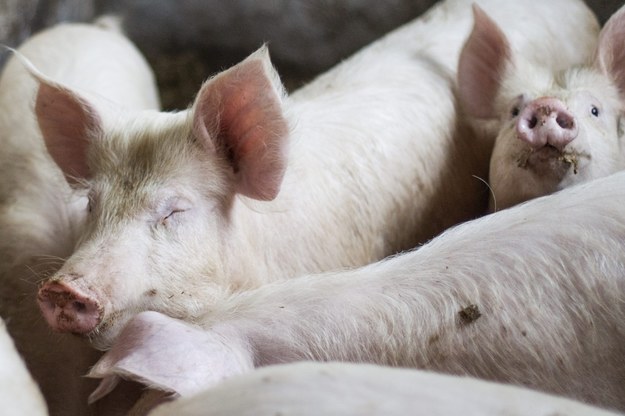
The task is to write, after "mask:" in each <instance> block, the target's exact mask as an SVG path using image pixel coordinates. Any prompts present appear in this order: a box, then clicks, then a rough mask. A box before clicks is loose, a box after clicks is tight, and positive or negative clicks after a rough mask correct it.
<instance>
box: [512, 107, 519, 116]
mask: <svg viewBox="0 0 625 416" xmlns="http://www.w3.org/2000/svg"><path fill="white" fill-rule="evenodd" d="M520 112H521V110H519V107H517V106H514V107H512V111H510V115H511V116H512V117H516V116H518V115H519V113H520Z"/></svg>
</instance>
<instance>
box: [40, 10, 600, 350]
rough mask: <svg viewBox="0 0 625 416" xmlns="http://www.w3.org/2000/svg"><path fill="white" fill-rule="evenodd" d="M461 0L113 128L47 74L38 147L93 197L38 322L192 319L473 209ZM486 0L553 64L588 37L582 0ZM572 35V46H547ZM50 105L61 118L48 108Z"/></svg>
mask: <svg viewBox="0 0 625 416" xmlns="http://www.w3.org/2000/svg"><path fill="white" fill-rule="evenodd" d="M470 3H471V2H470V1H468V0H455V1H452V0H449V1H445V2H441V3H439V4H438V5H437V6H436V7H435V8H433V9H432V10H431V11H430V12H428V13H427V15H426V16H424V17H423V18H420V19H417V20H416V21H414V22H412V23H410V24H408V25H406V26H405V27H403V28H400V29H398V30H397V31H395V32H393V33H391V34H389V35H388V36H387V37H384V38H383V39H381V40H380V41H378V42H375V43H374V44H372V45H371V46H369V47H367V48H365V49H364V50H363V51H361V52H359V53H357V54H356V55H355V56H353V57H352V58H350V59H348V60H347V61H345V62H343V63H342V64H340V65H338V66H337V67H336V68H335V69H333V70H331V71H330V72H328V73H326V74H324V75H322V76H320V77H319V78H318V79H316V80H315V81H313V82H312V83H311V84H310V85H308V86H306V87H304V88H302V89H301V90H299V91H297V92H295V93H294V94H293V95H292V96H290V97H286V96H285V95H284V93H283V88H282V85H281V83H280V81H279V79H278V75H277V73H276V71H275V70H274V68H273V67H272V65H271V62H270V60H269V57H268V54H267V51H266V49H264V48H263V49H261V50H260V51H258V52H256V53H254V54H252V55H251V56H250V57H248V58H247V59H246V60H244V61H243V62H241V63H240V64H238V65H235V66H234V67H232V68H230V69H228V70H226V71H224V72H222V73H220V74H218V75H217V76H215V77H213V78H212V79H210V80H208V81H207V82H206V83H205V84H204V85H203V86H202V88H201V90H200V92H199V93H198V96H197V98H196V100H195V102H194V103H193V105H192V107H191V108H190V109H189V110H187V111H183V112H179V113H173V114H170V113H159V114H157V113H136V114H133V113H128V114H120V115H119V117H118V118H117V119H116V122H115V123H109V122H107V121H106V120H104V121H102V120H100V117H99V111H98V109H97V108H93V106H92V105H91V104H90V103H89V100H88V99H86V98H85V97H82V98H81V97H79V95H78V94H75V93H73V92H72V91H69V90H67V89H63V88H59V87H58V86H56V85H54V84H50V83H48V82H46V81H45V80H41V86H40V89H39V94H38V97H37V106H36V109H37V115H38V121H39V124H40V126H41V127H42V130H43V133H44V138H45V140H46V143H47V147H48V149H49V151H50V153H51V155H52V157H53V158H54V160H55V161H56V162H57V164H59V166H60V167H61V168H62V169H63V171H64V172H65V174H66V176H67V177H68V178H69V179H70V180H73V178H76V177H78V181H79V182H80V183H81V184H84V185H86V187H87V188H88V193H89V201H90V203H89V214H88V215H87V220H86V222H87V224H86V227H85V232H84V234H83V235H82V237H81V239H80V243H79V244H78V246H77V249H76V251H75V252H74V254H73V255H72V256H71V257H70V258H69V259H68V260H67V261H66V263H65V264H64V265H63V267H62V268H61V270H59V272H57V273H56V274H55V275H54V276H52V277H51V278H50V279H49V280H48V281H47V282H45V283H44V285H43V286H42V288H41V290H40V293H39V302H40V306H41V308H42V311H43V313H44V316H45V317H46V319H47V321H48V322H49V324H50V325H51V326H52V327H53V328H54V329H57V330H60V331H67V332H73V333H77V334H82V335H85V336H87V337H89V338H90V339H91V340H92V342H93V345H94V346H95V347H97V348H100V349H106V348H109V347H110V346H111V345H112V344H113V342H114V340H115V337H116V336H117V335H118V333H119V331H120V329H121V328H122V327H123V326H124V324H125V323H126V322H127V321H128V319H130V318H131V317H132V316H134V315H135V314H136V313H138V312H141V311H145V310H153V311H157V312H162V313H164V314H167V315H169V316H172V317H174V318H180V319H184V320H187V321H191V322H197V320H198V317H199V315H200V313H201V311H203V310H204V309H205V308H206V307H209V306H210V305H214V304H218V303H219V301H220V300H221V299H224V298H226V297H227V296H229V295H230V294H232V293H234V292H237V291H242V290H249V289H253V288H255V287H258V286H260V285H262V284H265V283H268V282H271V281H275V280H281V279H285V278H288V277H293V276H298V275H301V274H303V273H312V272H320V271H327V270H334V269H337V268H342V267H346V266H361V265H364V264H367V263H370V262H372V261H375V260H379V259H381V258H383V257H385V256H387V255H389V254H393V253H396V252H398V251H401V250H404V249H409V248H412V247H414V246H415V245H417V244H418V243H419V242H422V241H425V240H427V239H429V238H431V237H432V236H434V235H436V234H437V233H439V232H440V231H442V230H444V229H445V228H447V227H449V226H450V225H452V224H454V223H456V222H458V221H462V220H465V219H469V218H471V217H474V216H478V215H480V214H481V213H482V212H483V210H484V209H485V205H486V199H487V193H486V190H485V188H484V187H483V185H482V184H481V182H480V181H479V180H478V179H476V178H475V177H474V176H478V177H483V176H484V175H485V174H486V168H487V160H486V159H487V157H488V155H489V154H490V152H489V151H487V150H485V149H484V148H483V146H488V143H486V142H487V141H486V140H484V141H482V140H473V139H474V137H473V135H472V133H471V130H470V129H469V128H467V127H466V126H465V125H464V123H463V122H462V120H461V119H460V118H459V117H458V113H457V111H456V107H457V105H456V102H455V96H454V89H455V86H454V79H455V77H454V71H455V68H456V66H457V60H458V55H459V51H460V47H461V45H462V44H463V42H464V40H465V38H466V36H467V34H468V32H469V30H470V25H471V12H470V11H471V9H470ZM481 4H482V5H483V6H484V7H485V8H486V9H487V10H489V12H492V13H493V14H494V15H495V16H497V17H499V18H501V19H502V21H504V22H506V23H509V26H510V28H511V29H512V28H514V27H515V23H516V22H517V21H519V20H523V18H524V17H527V19H528V20H530V21H531V22H532V24H531V27H532V28H535V29H536V30H531V31H528V33H525V34H524V35H523V36H519V34H518V33H515V31H514V30H511V37H513V39H514V41H515V42H516V41H518V42H519V43H521V44H525V43H527V42H530V41H531V40H532V39H542V38H543V37H544V36H545V34H549V35H550V36H553V43H550V44H548V45H545V48H544V49H542V48H534V49H533V51H532V52H533V54H535V55H538V56H542V55H544V56H548V57H549V58H551V59H552V63H553V65H555V66H560V65H562V64H564V63H565V62H566V64H567V65H568V64H570V63H571V62H579V61H580V60H583V59H585V56H586V53H587V51H588V50H589V49H590V47H591V45H593V44H594V39H595V36H596V29H597V25H596V22H595V19H594V17H593V16H592V13H591V12H590V11H589V10H588V9H587V7H586V6H585V5H584V4H583V2H581V1H564V0H559V1H556V0H554V1H550V2H544V1H542V0H541V1H525V2H512V3H511V2H508V1H503V0H488V1H487V0H484V1H482V2H481ZM564 6H566V8H567V10H568V13H567V14H566V16H562V19H558V21H557V22H556V21H553V19H551V18H547V16H549V15H551V14H553V13H549V12H553V11H554V10H557V11H559V10H560V9H561V8H562V7H564ZM530 16H531V19H530ZM554 25H555V27H554ZM527 27H528V25H527V24H526V23H523V28H524V29H525V28H527ZM528 34H529V35H531V36H529V37H528ZM565 39H567V40H568V39H575V40H576V41H577V42H576V48H575V49H570V48H567V47H562V48H561V53H560V54H559V55H554V54H553V53H552V49H553V48H554V46H557V45H564V44H565V43H564V40H565ZM545 59H546V58H545ZM58 103H64V105H65V107H70V108H72V112H66V113H64V115H65V117H51V116H50V113H55V112H56V108H57V106H58ZM68 123H69V124H70V125H72V126H73V127H75V129H74V130H73V131H67V129H66V128H65V126H66V125H68ZM67 149H72V152H71V154H70V153H68V151H67Z"/></svg>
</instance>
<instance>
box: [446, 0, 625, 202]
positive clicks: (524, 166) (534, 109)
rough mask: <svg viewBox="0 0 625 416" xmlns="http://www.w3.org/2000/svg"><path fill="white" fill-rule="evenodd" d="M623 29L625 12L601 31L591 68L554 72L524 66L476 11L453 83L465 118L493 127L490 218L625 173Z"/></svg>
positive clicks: (497, 30) (496, 28)
mask: <svg viewBox="0 0 625 416" xmlns="http://www.w3.org/2000/svg"><path fill="white" fill-rule="evenodd" d="M623 28H625V8H621V9H620V10H619V11H618V12H617V13H615V14H614V16H612V17H611V18H610V20H609V21H608V22H607V23H606V25H605V27H604V29H603V30H602V31H601V33H600V36H599V44H598V46H597V50H596V52H595V55H594V59H592V62H590V63H589V64H586V65H582V66H573V67H571V68H569V69H566V70H563V71H555V72H554V71H553V68H551V67H544V66H540V65H536V63H535V62H527V61H526V60H525V59H524V56H523V55H522V54H519V53H517V52H516V51H515V50H514V48H513V47H511V45H510V42H509V41H508V40H507V38H506V36H505V34H504V33H503V32H502V30H501V29H500V28H499V26H497V24H496V23H495V22H493V21H492V20H491V19H490V18H488V16H486V14H484V13H483V12H480V11H479V10H478V11H477V13H476V22H475V28H474V30H473V32H472V34H471V36H470V37H469V39H468V41H467V43H466V45H465V47H464V49H463V51H462V54H461V58H460V62H459V69H458V83H459V91H460V97H461V100H462V102H463V105H464V107H465V109H466V110H467V112H468V113H469V114H471V115H472V116H474V117H478V118H485V119H496V120H497V121H498V128H499V131H500V132H499V135H498V136H497V139H496V141H495V146H494V149H493V154H492V158H491V162H490V174H489V183H490V186H491V187H492V190H493V198H492V199H491V201H490V209H491V211H492V210H495V209H501V208H507V207H509V206H511V205H514V204H517V203H519V202H523V201H525V200H528V199H530V198H535V197H537V196H542V195H546V194H549V193H552V192H555V191H558V190H560V189H563V188H565V187H567V186H571V185H573V184H575V183H579V182H582V181H587V180H590V179H594V178H598V177H601V176H605V175H609V174H611V173H614V172H616V171H618V170H621V169H623V168H625V149H624V148H623V137H624V128H625V117H624V116H625V52H624V49H623V44H625V30H624V29H623ZM543 41H544V40H542V39H541V40H539V42H543Z"/></svg>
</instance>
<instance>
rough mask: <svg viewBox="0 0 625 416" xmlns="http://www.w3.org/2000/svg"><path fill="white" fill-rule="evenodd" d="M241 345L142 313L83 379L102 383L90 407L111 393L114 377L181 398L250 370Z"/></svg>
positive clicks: (248, 355) (248, 353) (246, 350)
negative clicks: (97, 380)
mask: <svg viewBox="0 0 625 416" xmlns="http://www.w3.org/2000/svg"><path fill="white" fill-rule="evenodd" d="M226 333H229V334H231V333H232V332H227V331H226ZM245 345H246V344H245V343H242V342H240V338H237V337H235V336H231V337H226V336H225V335H222V334H218V333H217V332H216V331H206V330H203V329H200V328H197V327H195V326H192V325H189V324H186V323H184V322H182V321H179V320H177V319H173V318H170V317H168V316H165V315H162V314H160V313H157V312H142V313H140V314H138V315H137V316H135V317H134V318H132V319H131V320H130V321H129V323H128V324H127V325H126V326H125V327H124V329H123V330H122V332H121V333H120V335H119V336H118V338H117V340H116V341H115V344H114V345H113V347H112V348H111V350H109V351H108V352H107V353H106V354H104V355H103V356H102V358H100V360H99V361H98V362H97V363H96V364H95V366H93V368H92V369H91V371H90V372H89V374H87V377H92V378H102V379H103V380H102V382H101V383H100V386H98V388H97V389H96V390H95V391H94V392H93V393H92V394H91V395H90V396H89V402H90V403H92V402H94V401H96V400H99V399H100V398H102V397H104V396H105V395H107V394H108V393H110V392H111V391H112V390H113V389H114V388H115V386H116V385H117V382H118V381H119V378H124V379H127V380H132V381H136V382H139V383H142V384H145V385H147V386H148V387H150V388H153V389H156V390H161V391H165V392H167V393H172V394H175V395H180V396H188V395H191V394H194V393H198V392H199V391H201V390H204V389H206V388H208V387H211V386H212V385H214V384H216V383H217V382H219V381H221V380H223V379H224V378H227V377H230V376H233V375H236V374H240V373H243V372H246V371H250V370H252V369H253V366H254V365H253V357H252V352H251V351H250V349H249V347H246V346H245Z"/></svg>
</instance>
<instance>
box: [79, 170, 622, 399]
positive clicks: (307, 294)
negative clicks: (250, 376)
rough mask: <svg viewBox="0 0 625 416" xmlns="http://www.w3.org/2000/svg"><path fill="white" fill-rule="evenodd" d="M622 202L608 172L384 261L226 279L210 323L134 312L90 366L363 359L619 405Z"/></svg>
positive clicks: (221, 366)
mask: <svg viewBox="0 0 625 416" xmlns="http://www.w3.org/2000/svg"><path fill="white" fill-rule="evenodd" d="M624 203H625V173H617V174H614V175H612V176H609V177H606V178H601V179H597V180H594V181H592V182H588V183H585V184H581V185H577V186H574V187H571V188H568V189H566V190H564V191H562V192H559V193H557V194H554V195H550V196H547V197H543V198H538V199H535V200H532V201H529V202H528V203H526V204H523V205H519V206H516V207H513V208H511V209H509V210H504V211H501V212H498V213H496V214H493V215H490V216H486V217H483V218H481V219H478V220H475V221H472V222H469V223H465V224H462V225H459V226H457V227H455V228H453V229H451V230H449V231H447V232H445V233H444V234H443V235H441V236H439V237H437V238H436V239H434V240H433V241H431V242H430V243H428V244H426V245H424V246H423V247H421V248H419V249H417V250H415V251H413V252H410V253H405V254H402V255H399V256H396V257H393V258H390V259H388V260H385V261H382V262H379V263H375V264H372V265H369V266H366V267H363V268H360V269H355V270H350V271H343V272H336V273H328V274H323V275H319V276H309V277H301V278H298V279H292V280H289V281H285V282H281V283H274V284H270V285H265V286H263V287H261V288H259V289H256V290H253V291H248V292H245V293H240V294H237V295H235V296H233V297H232V298H230V299H229V300H227V301H226V302H223V303H221V304H220V305H217V306H215V307H213V308H210V310H209V312H208V313H207V314H206V316H205V317H204V318H203V320H202V322H203V328H205V329H202V328H200V327H197V326H192V325H190V324H186V323H184V322H181V321H176V320H174V319H172V318H169V317H166V316H164V315H160V314H158V313H156V312H144V313H141V314H139V315H137V316H136V318H134V319H133V320H131V321H130V322H129V324H128V326H127V327H126V328H127V330H126V329H125V330H124V331H122V333H121V335H120V336H119V338H118V340H117V342H116V344H115V345H114V347H113V349H112V350H111V351H109V352H107V353H106V354H105V355H104V357H103V358H102V359H101V361H100V362H99V363H98V364H97V365H96V366H94V368H93V370H92V372H91V375H92V376H97V377H104V378H105V381H104V386H111V385H113V384H114V380H115V378H116V377H117V376H122V377H130V378H133V379H137V380H140V381H142V382H143V383H147V384H148V385H151V386H158V388H160V389H161V390H164V391H168V392H175V393H177V394H180V395H183V396H188V395H191V394H194V393H198V392H200V391H202V390H203V389H205V388H207V387H210V386H211V385H214V384H216V383H217V382H219V381H220V380H222V379H224V378H228V377H229V376H231V375H233V374H237V373H241V372H246V371H249V370H250V369H251V368H252V367H260V366H265V365H271V364H278V363H286V362H293V361H300V360H319V361H331V360H338V361H351V362H369V363H377V364H383V365H390V366H401V367H413V368H421V369H428V370H434V371H438V372H444V373H451V374H457V375H470V376H474V377H478V378H483V379H487V380H492V381H498V382H506V383H512V384H518V385H522V386H526V387H530V388H534V389H538V390H542V391H545V392H549V393H553V394H559V395H564V396H568V397H569V398H573V399H576V400H581V401H585V402H588V403H592V404H595V405H599V406H603V407H606V408H613V409H618V410H621V411H623V410H625V399H624V398H625V383H624V381H625V368H624V367H623V365H622V362H623V354H624V353H625V343H624V342H623V340H624V337H625V303H624V302H623V298H624V293H625V278H624V277H625V260H624V258H623V255H622V253H623V249H624V248H625V247H623V244H624V242H625V213H624V211H623V209H622V206H623V204H624ZM183 331H186V335H185V336H182V335H180V334H182V333H183ZM168 333H169V334H173V333H175V334H177V336H176V337H175V339H172V336H168ZM173 344H175V345H173ZM181 351H184V354H181ZM224 357H225V358H224ZM185 369H195V370H196V371H195V372H190V371H188V370H185ZM185 374H189V375H191V376H190V377H188V378H187V377H186V376H185ZM103 389H104V387H103V388H102V389H100V390H99V391H98V392H96V396H101V394H103V393H105V391H104V390H103ZM94 398H97V397H94Z"/></svg>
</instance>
